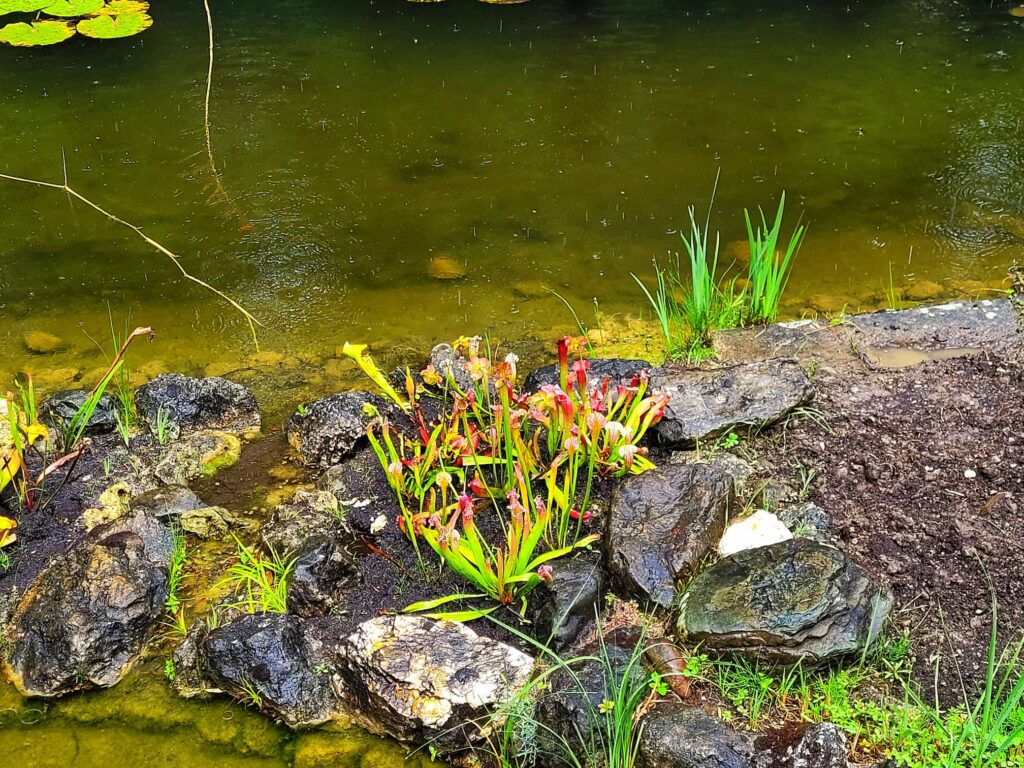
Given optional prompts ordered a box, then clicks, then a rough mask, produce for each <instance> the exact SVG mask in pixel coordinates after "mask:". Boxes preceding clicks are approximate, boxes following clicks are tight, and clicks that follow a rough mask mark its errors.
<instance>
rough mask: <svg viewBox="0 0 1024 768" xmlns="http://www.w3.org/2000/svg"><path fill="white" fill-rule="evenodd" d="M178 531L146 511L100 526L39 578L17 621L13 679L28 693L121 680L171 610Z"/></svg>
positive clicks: (11, 638) (12, 639)
mask: <svg viewBox="0 0 1024 768" xmlns="http://www.w3.org/2000/svg"><path fill="white" fill-rule="evenodd" d="M171 550H172V539H171V534H170V531H169V530H168V529H167V528H165V527H164V526H163V525H162V524H161V523H160V522H158V521H157V520H156V519H155V518H154V517H152V516H150V515H147V514H146V513H144V512H132V513H130V514H128V515H125V516H124V517H122V518H121V519H119V520H117V521H115V522H113V523H109V524H106V525H100V526H97V527H96V528H93V529H92V530H91V531H89V533H87V534H86V535H85V536H83V537H82V538H81V539H80V540H79V541H78V542H77V543H75V544H74V545H72V547H71V548H70V549H69V550H68V551H67V552H65V553H64V554H62V555H60V556H58V557H56V558H54V559H53V560H51V561H50V563H49V565H47V567H46V568H45V569H44V570H43V571H41V572H40V573H39V575H38V576H37V577H36V579H35V581H34V582H33V583H32V585H31V586H30V587H29V588H28V590H27V591H26V592H25V594H24V595H23V596H22V598H21V600H20V601H19V603H18V605H17V607H16V608H15V611H14V615H13V616H12V618H11V621H10V629H9V634H8V647H7V650H8V653H7V659H6V661H5V663H4V669H5V672H6V674H7V676H8V677H9V678H10V679H11V680H12V681H13V682H14V684H15V685H16V686H17V688H18V690H19V691H21V692H22V693H23V694H24V695H26V696H60V695H62V694H65V693H70V692H72V691H78V690H85V689H89V688H107V687H110V686H112V685H114V684H115V683H117V682H118V681H120V680H121V679H122V678H123V677H124V676H125V674H127V672H128V671H129V669H130V668H131V666H132V664H133V663H134V662H135V660H136V659H137V658H138V656H139V653H140V652H141V651H142V648H143V645H144V644H145V643H146V641H147V640H148V639H149V638H150V636H151V635H152V633H153V632H154V630H155V629H156V627H157V626H158V625H159V623H160V619H161V617H162V616H163V612H164V603H165V602H166V600H167V594H168V589H169V587H168V572H169V568H170V561H171Z"/></svg>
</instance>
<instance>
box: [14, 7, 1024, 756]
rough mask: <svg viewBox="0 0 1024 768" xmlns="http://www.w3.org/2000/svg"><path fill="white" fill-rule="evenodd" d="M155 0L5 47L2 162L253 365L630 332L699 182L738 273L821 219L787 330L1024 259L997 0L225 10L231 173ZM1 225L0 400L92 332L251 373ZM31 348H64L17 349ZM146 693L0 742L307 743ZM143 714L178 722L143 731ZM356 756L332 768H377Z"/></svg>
mask: <svg viewBox="0 0 1024 768" xmlns="http://www.w3.org/2000/svg"><path fill="white" fill-rule="evenodd" d="M153 4H154V8H153V9H152V13H153V16H154V18H155V24H154V26H153V28H152V29H151V30H149V31H148V32H146V33H145V34H144V35H142V36H140V37H138V38H134V39H130V40H124V41H111V42H100V41H94V40H77V39H76V40H73V41H71V42H69V43H66V44H63V45H60V46H54V47H53V48H50V49H45V50H18V49H10V48H0V110H2V115H3V119H2V121H0V172H5V173H9V174H15V175H19V176H27V177H34V178H40V179H47V180H51V181H58V180H59V179H60V177H61V173H62V171H61V151H62V149H63V151H64V152H65V154H66V157H67V170H68V174H69V178H70V182H71V184H72V186H73V187H75V188H76V189H77V190H78V191H79V192H81V193H83V194H85V195H86V196H88V197H90V198H92V199H93V200H95V202H97V203H99V204H100V205H102V206H104V207H106V208H107V209H108V210H110V211H111V212H113V213H116V214H117V215H119V216H122V217H124V218H125V219H127V220H129V221H131V222H133V223H136V224H138V225H140V226H142V227H144V229H145V231H146V233H147V234H149V235H150V236H152V237H154V238H156V239H157V240H159V241H160V242H161V243H163V244H165V245H166V246H167V247H169V248H170V249H172V250H173V251H175V252H177V253H179V254H180V255H181V256H182V260H183V263H184V264H185V265H186V266H187V268H188V269H189V270H191V271H192V272H193V273H194V274H196V275H197V276H198V277H200V278H202V279H204V280H206V281H208V282H210V283H212V284H214V285H216V286H217V287H218V288H221V289H222V290H224V291H226V292H227V293H229V294H231V295H232V296H233V297H235V298H237V299H238V300H239V301H240V302H241V303H242V304H244V305H245V306H246V307H248V308H249V309H250V310H251V311H252V312H253V313H254V314H255V315H256V316H257V317H258V318H259V319H260V320H261V321H262V323H263V324H264V327H263V328H262V329H261V331H260V339H261V344H262V346H263V348H264V349H265V350H269V351H271V352H280V353H284V354H292V353H300V354H302V355H305V356H306V357H305V359H306V360H307V361H313V360H318V359H320V358H322V357H324V356H329V355H330V354H332V353H333V350H334V348H335V347H336V345H338V344H340V343H341V342H342V341H345V340H346V339H349V340H352V341H372V342H375V343H377V344H378V345H379V347H380V348H383V349H409V348H416V349H422V348H424V347H426V346H428V345H429V344H430V343H432V342H433V341H435V340H439V339H446V338H453V337H455V336H457V335H460V334H463V333H476V332H483V331H489V332H490V333H491V334H492V335H493V336H495V337H498V338H503V339H512V340H529V339H534V338H537V337H545V335H546V334H547V335H550V334H553V333H555V332H562V331H567V330H570V329H571V328H572V327H573V325H574V323H573V320H572V318H571V316H570V315H569V313H568V311H567V310H566V309H565V307H564V305H563V304H562V303H561V302H560V301H559V300H558V299H557V298H555V297H553V296H552V295H551V294H549V293H548V292H547V289H552V290H554V291H557V292H559V293H560V294H562V295H563V296H564V297H565V298H566V299H567V300H568V301H569V302H570V303H572V304H573V305H574V306H575V307H576V308H577V310H578V311H579V312H580V314H581V317H583V318H584V319H585V320H586V321H587V322H591V321H592V319H593V317H594V303H595V302H596V303H597V304H598V305H599V307H600V311H601V313H602V315H603V316H605V317H606V318H607V317H609V316H613V315H624V314H627V313H636V312H638V311H640V310H641V309H643V298H642V295H641V294H640V292H639V289H638V288H637V287H636V285H635V283H634V282H633V280H632V278H631V277H630V273H637V274H639V275H641V276H645V277H648V278H649V277H650V276H651V275H652V273H653V269H652V260H654V259H656V258H660V259H664V258H665V257H666V255H667V254H668V253H669V252H671V251H674V250H678V246H679V240H678V234H677V232H678V229H679V227H680V226H682V225H683V224H684V223H685V217H686V208H687V206H688V205H690V204H695V205H697V207H698V210H701V211H703V210H704V209H705V208H706V206H707V205H708V199H709V196H710V193H711V188H712V185H713V182H714V178H715V175H716V173H717V172H718V171H719V169H720V170H721V181H720V184H719V187H718V192H717V197H716V198H715V201H714V222H715V223H716V225H717V226H718V227H719V228H720V229H721V230H722V240H723V243H725V244H727V245H726V253H727V254H728V253H729V252H730V248H729V246H728V244H729V243H732V242H733V241H736V240H738V239H741V238H742V237H743V228H742V227H743V225H742V209H743V208H744V207H750V208H754V207H756V206H758V205H763V206H771V205H774V203H775V201H776V200H777V199H778V195H779V194H780V192H781V191H782V190H783V189H785V190H786V191H787V192H788V200H789V206H788V208H789V211H790V217H791V221H794V222H795V219H796V216H797V215H798V214H799V212H801V211H802V212H803V216H804V220H805V221H806V222H807V223H808V224H809V225H810V232H809V236H808V239H807V242H806V245H805V247H804V250H803V251H802V253H801V256H800V260H799V263H798V264H797V266H796V271H795V274H794V277H793V280H792V283H791V300H790V303H789V304H788V305H787V312H788V313H789V314H790V315H799V314H801V313H803V312H805V311H808V310H818V311H825V310H834V311H835V310H841V309H842V308H843V307H844V306H847V307H848V308H857V307H865V308H874V307H877V306H880V305H882V304H884V302H885V288H886V287H887V286H888V285H889V283H890V275H891V280H892V282H893V283H894V284H895V285H898V286H902V285H909V284H913V283H915V282H917V283H921V282H922V281H929V282H933V283H937V284H940V285H941V286H942V291H943V292H948V293H949V294H951V295H952V294H960V295H979V294H984V295H991V292H992V291H995V290H998V289H999V287H1000V285H1001V282H1000V281H1001V280H1002V278H1003V277H1004V275H1005V272H1006V267H1007V266H1008V265H1009V264H1010V263H1012V262H1013V261H1014V260H1016V259H1019V258H1020V257H1021V256H1022V255H1024V139H1022V132H1021V121H1022V116H1024V89H1021V88H1020V81H1021V70H1022V64H1021V62H1022V59H1024V20H1022V19H1019V18H1014V17H1012V16H1011V15H1010V14H1009V13H1008V6H1007V5H1006V4H1005V3H1001V2H997V3H992V4H988V3H956V2H938V1H937V0H920V1H918V2H914V3H888V2H846V3H842V4H810V5H808V4H802V3H792V2H780V1H773V0H764V1H763V2H756V3H755V2H741V1H740V0H717V1H716V2H701V1H700V0H698V1H696V2H687V3H683V2H678V1H677V0H592V1H591V2H585V1H584V0H535V1H534V2H532V3H527V4H523V5H514V6H507V7H500V6H490V5H484V4H481V3H475V2H469V0H450V1H449V2H447V3H440V4H433V3H431V4H408V3H404V2H400V0H376V1H375V2H370V1H369V0H359V1H358V2H357V1H356V0H351V1H349V2H327V1H326V0H213V3H212V5H213V18H214V25H215V28H216V41H217V42H216V65H215V68H214V75H213V82H212V93H211V100H210V128H211V138H212V145H211V146H212V150H213V159H214V162H215V165H216V168H217V169H218V175H215V174H214V173H213V172H211V169H210V163H209V159H208V156H207V151H206V144H205V139H204V120H203V101H204V99H203V97H204V93H205V89H206V73H207V56H208V49H207V28H206V22H205V15H204V12H203V7H202V3H201V2H199V0H194V1H192V0H190V1H189V2H181V1H177V2H165V1H162V0H154V3H153ZM825 5H828V6H829V7H827V8H826V7H825ZM0 211H2V212H3V216H2V232H0V319H2V323H0V374H2V376H3V378H4V380H5V381H7V380H9V378H10V376H11V375H12V374H13V373H14V372H16V371H18V370H21V369H30V370H34V371H37V372H39V373H40V374H42V373H46V372H48V373H49V374H50V381H51V383H57V382H58V381H60V380H62V378H63V379H72V378H74V377H76V376H80V375H83V374H84V375H85V376H86V378H87V377H88V374H89V372H90V370H92V369H95V368H96V367H97V366H99V365H100V364H101V362H102V359H101V358H100V356H99V354H98V352H97V351H96V349H95V347H94V346H93V343H92V341H90V340H89V338H88V337H87V335H86V333H88V334H91V335H92V336H93V337H97V338H98V339H100V340H101V341H102V340H104V339H106V338H109V330H108V313H109V315H111V316H113V317H114V318H115V323H117V324H118V325H121V324H123V323H124V322H126V318H127V316H128V315H129V313H130V314H131V316H132V318H133V320H135V321H137V322H139V323H142V324H148V325H152V326H154V327H155V328H156V329H157V331H158V333H159V339H158V342H157V343H156V344H154V345H153V346H152V347H145V348H140V349H139V352H138V357H137V362H138V364H139V365H140V366H141V367H145V366H146V365H147V364H148V365H149V370H150V371H156V370H162V369H167V368H169V369H175V370H185V371H199V370H204V369H207V367H208V366H210V365H211V364H214V365H216V364H223V366H224V369H225V370H227V369H229V368H230V365H231V363H232V361H237V360H239V359H241V358H243V357H245V356H246V355H248V354H249V353H251V352H252V351H253V347H252V341H251V339H250V338H249V336H248V328H247V326H246V324H245V322H244V321H243V320H242V318H241V317H240V316H239V315H238V314H237V313H236V312H234V311H233V310H231V309H230V307H228V306H226V305H225V304H224V303H223V302H221V301H219V300H217V299H214V298H211V297H210V295H209V294H208V293H206V292H204V291H203V290H201V289H199V288H198V287H196V286H194V285H192V284H190V283H188V282H186V281H185V280H183V279H182V277H181V276H180V274H179V273H178V272H177V271H176V269H175V267H174V266H173V265H172V264H171V263H170V262H169V261H168V260H167V259H165V258H164V257H163V256H161V255H160V254H158V253H156V252H154V251H153V250H152V249H151V248H149V247H148V246H146V245H145V243H143V242H141V241H140V240H139V239H138V238H137V237H135V236H134V235H133V234H132V233H130V232H127V231H126V230H124V229H123V228H119V227H117V226H116V225H114V224H112V223H110V222H109V221H107V220H105V219H104V218H102V217H101V216H99V215H97V214H96V213H95V212H94V211H92V210H90V209H88V208H87V207H86V206H84V205H82V204H79V203H76V204H73V205H72V204H70V203H69V201H68V200H67V199H66V198H65V196H63V195H62V193H60V192H57V191H53V190H45V189H38V188H32V187H27V186H20V185H17V184H13V183H9V182H2V181H0ZM453 272H455V273H462V272H464V275H463V276H462V277H461V278H460V279H438V275H439V273H445V274H446V275H448V276H450V275H451V273H453ZM36 330H42V331H47V332H50V333H54V334H56V335H58V336H60V337H61V338H62V339H63V340H64V341H65V343H66V345H67V349H66V350H64V351H61V352H58V353H56V354H53V355H47V356H38V355H32V354H30V353H29V352H28V350H27V349H26V348H25V345H24V343H23V336H24V334H25V333H26V332H28V331H36ZM295 379H296V380H297V381H298V382H299V383H298V384H296V385H295V386H296V389H297V390H299V391H301V390H302V389H303V386H305V387H306V390H312V391H314V392H315V391H316V390H322V389H325V388H327V386H328V384H330V380H325V379H322V378H316V377H312V376H306V375H303V374H296V375H295ZM61 383H63V382H62V381H61ZM90 383H91V382H90ZM266 389H267V390H269V389H271V388H270V387H267V388H266ZM273 389H274V392H270V391H264V392H261V393H260V394H261V395H266V396H267V398H268V399H269V400H271V401H273V398H274V396H275V393H276V396H277V397H278V398H279V400H278V406H277V407H278V408H279V409H280V410H283V409H284V408H285V407H287V405H286V404H285V402H286V401H287V402H291V403H293V402H294V399H291V398H293V397H294V394H293V393H292V392H291V391H290V390H287V389H281V388H280V387H278V386H277V384H275V386H274V388H273ZM282 392H288V394H287V395H282ZM158 671H159V670H158ZM161 686H162V683H160V682H159V681H157V682H156V683H152V684H148V683H147V684H144V683H142V682H136V683H132V684H131V685H129V686H127V687H126V688H124V689H121V690H118V691H116V692H110V693H103V694H95V695H91V696H87V697H80V698H79V699H74V700H70V701H68V702H66V703H61V704H58V705H57V706H56V707H54V708H53V709H52V711H51V710H48V711H47V712H46V713H44V714H41V715H36V714H25V713H24V712H23V711H22V709H23V705H21V704H20V703H12V704H11V705H10V706H11V707H12V709H10V710H6V711H7V712H8V714H10V713H12V712H13V713H15V714H10V716H5V718H4V720H3V722H4V723H5V725H6V727H5V728H4V729H3V730H2V731H0V749H2V750H3V751H5V752H6V753H7V754H24V755H26V757H27V758H28V759H29V761H28V763H26V764H32V765H39V766H42V765H78V766H92V765H101V764H103V765H106V764H108V763H109V762H110V759H111V758H112V757H113V758H114V759H116V757H118V756H122V755H124V754H126V753H130V754H132V759H133V762H135V763H136V764H137V765H139V766H144V765H146V766H148V765H164V764H171V763H175V762H177V760H178V759H179V758H180V756H181V754H184V753H187V754H189V755H190V757H191V763H192V764H193V765H197V766H203V765H215V764H216V765H221V766H224V765H236V764H238V765H242V764H245V765H248V764H253V765H284V764H288V763H289V761H292V760H295V759H296V758H295V755H296V753H297V751H301V750H299V747H301V745H302V738H300V739H298V746H297V745H296V740H295V739H294V738H292V737H290V736H288V735H286V734H284V733H283V732H281V731H279V730H277V729H276V728H274V727H273V726H270V725H268V724H266V723H265V722H264V721H263V720H262V719H260V718H258V717H257V716H256V715H254V714H252V713H248V712H246V711H244V710H243V709H241V708H238V707H232V706H230V705H227V704H224V703H223V702H218V703H215V704H191V703H186V702H179V701H176V700H174V701H172V700H170V699H167V698H166V697H164V696H163V694H158V693H156V692H155V691H157V690H158V689H159V690H163V688H162V687H161ZM5 695H6V694H5ZM153 700H156V701H158V702H159V706H157V705H156V704H153V706H154V707H156V709H155V710H154V711H160V712H168V713H171V714H168V715H167V718H168V719H167V722H166V723H165V722H164V721H163V720H160V719H158V718H157V719H154V718H148V719H147V716H146V715H145V712H146V711H147V707H148V706H149V702H151V701H153ZM5 706H6V705H5ZM22 722H25V723H33V725H31V726H28V725H26V726H25V727H14V726H16V725H18V724H20V723H22ZM222 722H229V723H234V724H235V725H232V726H230V728H239V729H241V730H238V731H235V730H231V733H232V734H234V735H231V736H230V737H227V736H222V735H220V734H221V732H220V731H219V730H218V728H220V727H221V726H220V724H221V723H222ZM242 722H244V723H249V725H245V726H239V725H238V723H242ZM223 727H225V728H228V726H223ZM246 729H252V732H253V733H255V734H257V735H251V734H250V735H249V736H246V735H245V734H246V733H249V731H247V730H246ZM229 730H230V729H229ZM239 733H242V734H243V735H238V734H239ZM250 737H251V738H250ZM303 738H305V737H303ZM339 738H343V739H348V738H349V737H339ZM247 739H250V740H249V741H247ZM356 742H358V740H356ZM356 742H352V743H353V744H355V743H356ZM254 743H258V744H259V746H258V747H256V746H253V744H254ZM346 743H348V742H346ZM359 743H360V744H362V746H361V747H358V748H357V747H355V746H353V747H352V748H351V750H350V756H351V759H352V760H355V761H358V760H360V759H364V758H361V757H359V756H360V755H363V754H364V752H366V753H367V754H370V755H371V757H370V758H365V760H370V761H373V760H376V759H378V758H379V759H380V760H382V761H385V762H386V761H387V760H392V761H394V760H397V757H396V755H397V754H398V753H397V752H395V751H393V750H392V751H390V752H388V751H387V750H386V749H385V751H384V752H383V753H381V752H380V751H379V749H378V747H377V746H375V745H369V746H368V745H367V744H366V743H363V742H359ZM382 754H383V755H384V756H383V757H381V755H382ZM232 761H234V762H232ZM309 764H310V765H312V764H314V763H309Z"/></svg>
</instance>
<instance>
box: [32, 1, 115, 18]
mask: <svg viewBox="0 0 1024 768" xmlns="http://www.w3.org/2000/svg"><path fill="white" fill-rule="evenodd" d="M102 7H103V0H56V2H51V3H50V5H47V6H46V7H45V8H43V13H45V14H48V15H50V16H63V17H67V18H71V17H77V16H88V15H89V14H91V13H96V12H97V11H98V10H100V8H102Z"/></svg>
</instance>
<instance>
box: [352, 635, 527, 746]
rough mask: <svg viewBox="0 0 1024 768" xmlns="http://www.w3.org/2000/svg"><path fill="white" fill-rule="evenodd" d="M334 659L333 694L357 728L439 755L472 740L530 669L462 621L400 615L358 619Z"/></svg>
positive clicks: (523, 658) (523, 682) (507, 648)
mask: <svg viewBox="0 0 1024 768" xmlns="http://www.w3.org/2000/svg"><path fill="white" fill-rule="evenodd" d="M341 655H342V658H341V661H340V667H339V674H340V680H339V682H340V689H341V691H342V692H343V695H344V696H345V698H346V700H347V702H348V703H349V704H350V705H351V707H350V708H351V711H352V712H353V714H354V716H355V717H356V718H357V720H358V721H359V722H360V724H361V725H363V726H364V727H366V728H367V729H368V730H371V731H373V732H375V733H379V734H382V735H386V736H391V737H393V738H396V739H398V740H399V741H409V742H415V743H418V744H430V745H432V746H433V747H434V748H435V749H437V750H438V751H440V752H446V751H451V750H461V749H464V748H465V747H466V746H467V745H468V744H471V743H474V742H479V740H480V739H481V738H482V735H483V734H482V730H481V729H482V728H483V727H484V726H485V725H486V723H487V721H488V716H489V714H490V713H492V712H494V711H495V710H496V709H497V708H498V707H500V706H501V705H502V704H504V703H506V702H507V701H509V699H511V698H512V697H513V696H514V695H515V694H516V693H517V692H518V691H519V690H520V689H521V688H522V687H523V686H524V685H526V683H527V681H528V680H529V678H530V674H531V672H532V670H533V664H534V660H533V658H532V657H531V656H528V655H527V654H525V653H523V652H522V651H518V650H516V649H515V648H512V647H511V646H509V645H505V644H504V643H500V642H498V641H496V640H491V639H488V638H486V637H481V636H480V635H478V634H476V633H475V632H474V631H473V630H471V629H470V628H469V627H467V626H465V625H464V624H458V623H456V622H452V621H435V620H433V619H427V618H423V617H421V616H405V615H400V616H381V617H378V618H374V619H370V620H369V621H365V622H363V623H362V624H360V625H359V627H358V628H356V630H355V631H354V632H353V633H352V634H351V635H349V637H348V638H347V639H346V640H345V642H344V644H343V646H342V651H341Z"/></svg>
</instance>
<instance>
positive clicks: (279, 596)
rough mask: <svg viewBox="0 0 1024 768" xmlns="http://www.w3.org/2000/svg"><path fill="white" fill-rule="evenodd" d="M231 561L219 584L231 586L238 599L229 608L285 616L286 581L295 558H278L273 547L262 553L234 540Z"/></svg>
mask: <svg viewBox="0 0 1024 768" xmlns="http://www.w3.org/2000/svg"><path fill="white" fill-rule="evenodd" d="M235 543H236V544H237V546H238V550H237V553H236V555H235V561H234V562H233V563H232V564H231V566H230V567H229V568H228V570H227V575H226V576H225V577H224V579H223V580H222V581H221V582H220V584H222V585H223V584H228V585H230V586H231V589H232V591H233V592H234V593H235V595H240V596H241V599H240V600H238V601H237V602H235V603H233V604H232V607H234V608H238V609H240V610H244V611H246V612H248V613H287V612H288V579H289V578H290V577H291V575H292V570H293V569H294V567H295V558H294V557H288V556H283V555H279V554H278V553H277V552H276V551H275V550H274V549H273V548H269V551H267V552H263V551H261V550H259V549H256V548H255V547H247V546H245V545H244V544H242V542H240V541H239V540H238V539H237V538H236V539H235Z"/></svg>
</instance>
